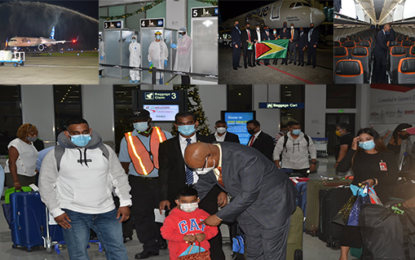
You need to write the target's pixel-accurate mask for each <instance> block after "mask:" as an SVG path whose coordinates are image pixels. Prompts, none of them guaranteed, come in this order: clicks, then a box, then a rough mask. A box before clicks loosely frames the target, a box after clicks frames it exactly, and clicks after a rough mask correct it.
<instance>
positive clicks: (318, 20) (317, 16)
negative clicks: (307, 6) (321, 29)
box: [310, 8, 326, 27]
mask: <svg viewBox="0 0 415 260" xmlns="http://www.w3.org/2000/svg"><path fill="white" fill-rule="evenodd" d="M310 18H311V21H310V23H314V25H315V26H316V27H317V26H319V25H320V24H322V23H323V22H324V21H325V20H326V15H325V14H324V13H323V11H321V10H319V9H317V8H312V16H311V17H310Z"/></svg>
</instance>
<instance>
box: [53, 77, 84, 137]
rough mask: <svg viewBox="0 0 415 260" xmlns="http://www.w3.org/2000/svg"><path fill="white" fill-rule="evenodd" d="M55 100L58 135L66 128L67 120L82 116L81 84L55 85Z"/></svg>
mask: <svg viewBox="0 0 415 260" xmlns="http://www.w3.org/2000/svg"><path fill="white" fill-rule="evenodd" d="M53 94H54V102H55V127H56V137H57V136H58V135H59V134H60V133H61V132H62V131H65V130H66V122H67V121H68V120H69V119H71V118H75V117H81V118H82V97H81V86H79V85H55V86H53Z"/></svg>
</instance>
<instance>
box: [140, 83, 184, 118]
mask: <svg viewBox="0 0 415 260" xmlns="http://www.w3.org/2000/svg"><path fill="white" fill-rule="evenodd" d="M185 97H187V95H186V93H184V92H183V91H182V90H178V91H145V90H140V94H139V106H138V108H143V109H145V110H147V111H149V112H150V117H151V118H152V120H153V122H174V117H175V115H176V114H177V113H179V112H180V111H186V110H187V99H186V98H185Z"/></svg>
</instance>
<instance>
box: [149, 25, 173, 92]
mask: <svg viewBox="0 0 415 260" xmlns="http://www.w3.org/2000/svg"><path fill="white" fill-rule="evenodd" d="M155 36H156V40H155V41H153V42H152V43H151V44H150V47H148V61H149V66H150V68H152V66H154V67H156V68H158V69H164V66H166V67H167V57H169V51H168V50H167V45H166V43H165V42H164V41H162V38H161V37H162V35H161V32H159V31H157V32H156V33H155ZM163 75H164V72H157V75H156V79H158V80H159V84H160V85H162V84H163Z"/></svg>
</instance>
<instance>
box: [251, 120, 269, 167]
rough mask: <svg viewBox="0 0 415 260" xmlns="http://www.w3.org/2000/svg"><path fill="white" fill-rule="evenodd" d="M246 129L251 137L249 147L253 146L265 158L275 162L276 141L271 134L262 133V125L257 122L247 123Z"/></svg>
mask: <svg viewBox="0 0 415 260" xmlns="http://www.w3.org/2000/svg"><path fill="white" fill-rule="evenodd" d="M246 129H247V130H248V133H249V134H250V135H251V137H250V138H249V141H248V146H251V147H253V148H255V149H257V150H258V151H260V152H261V153H262V154H263V155H265V157H267V158H268V159H270V160H271V161H273V156H272V154H273V152H274V140H273V139H272V137H271V136H270V135H269V134H266V133H264V132H262V131H261V125H260V124H259V122H258V121H256V120H249V121H248V122H246Z"/></svg>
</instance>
